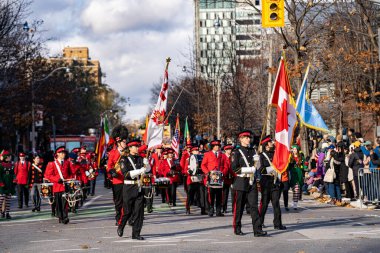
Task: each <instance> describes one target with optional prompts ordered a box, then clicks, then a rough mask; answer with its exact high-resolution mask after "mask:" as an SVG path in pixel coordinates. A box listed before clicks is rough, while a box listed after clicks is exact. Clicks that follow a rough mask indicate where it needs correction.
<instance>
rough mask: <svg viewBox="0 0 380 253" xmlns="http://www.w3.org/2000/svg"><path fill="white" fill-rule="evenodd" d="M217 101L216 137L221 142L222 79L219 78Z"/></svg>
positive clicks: (217, 80)
mask: <svg viewBox="0 0 380 253" xmlns="http://www.w3.org/2000/svg"><path fill="white" fill-rule="evenodd" d="M216 82H217V83H216V85H217V90H216V100H217V126H216V135H217V138H218V140H220V85H221V84H220V78H219V77H217V79H216Z"/></svg>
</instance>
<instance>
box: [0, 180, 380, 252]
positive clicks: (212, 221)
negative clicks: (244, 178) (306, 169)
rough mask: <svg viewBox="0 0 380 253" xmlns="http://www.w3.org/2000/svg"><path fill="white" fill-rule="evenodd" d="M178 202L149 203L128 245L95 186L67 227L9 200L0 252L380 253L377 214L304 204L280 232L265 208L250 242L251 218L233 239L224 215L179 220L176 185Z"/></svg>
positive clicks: (105, 193)
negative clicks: (259, 234)
mask: <svg viewBox="0 0 380 253" xmlns="http://www.w3.org/2000/svg"><path fill="white" fill-rule="evenodd" d="M177 197H178V198H179V201H178V204H177V206H176V207H169V206H168V205H167V204H162V203H161V198H158V197H157V198H155V201H154V212H153V213H151V214H146V215H145V220H144V227H143V229H142V233H141V234H142V236H144V237H145V239H146V240H145V241H136V240H132V239H131V228H130V227H129V226H127V227H126V229H125V231H124V237H122V238H120V237H118V236H117V234H116V226H115V222H114V208H113V202H112V193H111V190H108V189H105V188H103V184H102V182H98V184H97V192H96V195H95V196H93V197H90V198H89V200H88V201H87V202H85V205H84V206H83V207H82V208H80V209H79V212H78V213H77V214H71V213H70V214H69V217H70V223H69V224H68V225H63V224H58V220H57V219H56V218H52V217H51V216H50V207H49V205H48V204H47V203H45V204H44V205H43V207H42V211H41V212H40V213H32V212H31V207H29V208H28V209H22V210H20V209H17V208H15V206H17V204H16V201H17V200H16V199H12V208H11V215H12V220H10V221H9V220H5V219H0V252H77V251H91V252H92V251H93V252H126V251H127V252H169V251H170V252H229V253H232V252H266V253H267V252H298V253H308V252H316V253H317V252H318V253H320V252H334V253H339V252H344V253H347V252H373V253H375V252H380V249H379V243H378V241H379V239H380V213H379V212H378V211H377V210H372V211H368V210H358V209H352V208H344V207H334V206H329V205H326V204H322V203H319V202H317V201H314V200H312V199H307V198H304V200H303V201H302V202H300V204H299V206H300V207H299V208H298V211H294V210H290V211H289V212H286V211H285V210H282V211H283V216H282V217H283V223H284V225H286V226H287V227H288V230H286V231H277V230H274V229H273V225H272V219H273V215H272V209H271V207H270V208H269V210H268V214H267V216H266V222H265V223H266V225H267V226H268V227H267V228H265V229H264V230H266V231H267V232H268V235H269V236H267V237H265V238H256V237H254V236H253V231H252V225H251V223H250V216H248V215H244V217H243V221H242V222H243V228H242V230H243V232H245V233H246V235H244V236H235V235H234V234H233V230H232V214H231V213H230V212H229V213H227V214H226V216H225V217H212V218H209V217H208V216H201V215H200V210H199V209H197V208H192V214H191V215H186V214H185V208H184V201H185V195H184V191H183V187H182V186H180V187H179V189H178V195H177ZM229 210H231V209H230V206H229Z"/></svg>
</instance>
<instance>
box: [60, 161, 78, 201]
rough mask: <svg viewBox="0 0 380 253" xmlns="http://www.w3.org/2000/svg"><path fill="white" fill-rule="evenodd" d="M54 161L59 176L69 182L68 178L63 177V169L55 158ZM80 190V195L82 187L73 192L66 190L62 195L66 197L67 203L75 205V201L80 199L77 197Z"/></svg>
mask: <svg viewBox="0 0 380 253" xmlns="http://www.w3.org/2000/svg"><path fill="white" fill-rule="evenodd" d="M54 163H55V167H56V168H57V170H58V174H59V177H60V178H61V179H62V181H66V182H67V181H68V180H67V179H64V178H63V175H62V171H61V168H59V165H58V163H57V160H55V161H54ZM78 192H79V194H78V195H80V193H81V192H82V189H77V190H76V191H75V192H74V193H73V194H68V193H67V192H65V194H63V195H62V197H63V198H65V199H66V201H67V203H68V204H69V207H73V206H74V205H75V203H76V202H77V201H79V199H76V198H75V197H76V195H77V193H78Z"/></svg>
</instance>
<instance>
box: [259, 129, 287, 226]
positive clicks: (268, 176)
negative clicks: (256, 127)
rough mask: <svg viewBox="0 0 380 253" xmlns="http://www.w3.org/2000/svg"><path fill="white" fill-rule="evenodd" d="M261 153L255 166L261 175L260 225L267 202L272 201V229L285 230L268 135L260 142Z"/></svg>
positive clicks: (271, 147)
mask: <svg viewBox="0 0 380 253" xmlns="http://www.w3.org/2000/svg"><path fill="white" fill-rule="evenodd" d="M261 145H262V147H263V152H262V153H261V154H260V160H259V161H260V162H259V164H258V165H257V167H258V169H259V171H260V173H261V180H260V185H261V189H262V190H261V205H260V218H261V224H262V225H263V224H264V218H265V213H266V212H267V209H268V205H269V201H272V206H273V215H274V219H273V225H274V229H277V230H285V229H286V227H285V226H283V225H282V220H281V209H280V183H281V182H280V180H279V179H278V173H276V172H275V171H274V169H273V167H272V160H273V155H274V145H273V142H272V139H271V138H270V135H268V136H266V137H265V138H264V139H263V140H262V141H261Z"/></svg>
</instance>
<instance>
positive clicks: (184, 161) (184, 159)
mask: <svg viewBox="0 0 380 253" xmlns="http://www.w3.org/2000/svg"><path fill="white" fill-rule="evenodd" d="M190 149H191V145H186V146H185V148H184V150H183V152H182V156H181V160H180V162H179V165H180V166H181V172H182V175H183V189H184V190H185V192H186V194H187V191H188V185H187V170H188V167H189V158H190Z"/></svg>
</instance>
